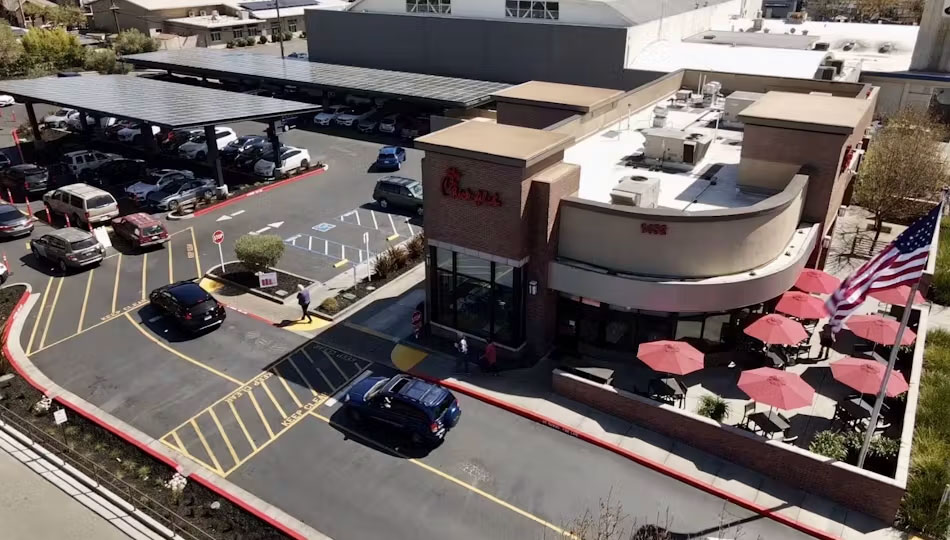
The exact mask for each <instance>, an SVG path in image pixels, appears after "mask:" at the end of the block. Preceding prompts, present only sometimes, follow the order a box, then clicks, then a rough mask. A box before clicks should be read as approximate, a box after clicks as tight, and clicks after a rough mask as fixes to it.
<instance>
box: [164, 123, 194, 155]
mask: <svg viewBox="0 0 950 540" xmlns="http://www.w3.org/2000/svg"><path fill="white" fill-rule="evenodd" d="M204 132H205V130H204V129H202V128H187V129H173V130H171V131H169V132H168V134H167V135H165V138H164V139H163V140H162V141H161V142H160V143H159V145H158V146H159V148H160V149H161V151H162V152H168V153H173V152H178V147H179V146H181V145H183V144H185V143H186V142H188V141H190V140H192V139H194V138H195V137H198V136H199V135H204Z"/></svg>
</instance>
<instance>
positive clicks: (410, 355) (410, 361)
mask: <svg viewBox="0 0 950 540" xmlns="http://www.w3.org/2000/svg"><path fill="white" fill-rule="evenodd" d="M426 356H429V354H428V353H425V352H423V351H420V350H419V349H413V348H412V347H406V346H405V345H396V346H395V347H393V352H392V353H390V355H389V359H390V360H392V362H393V365H394V366H396V367H397V368H399V369H400V370H402V371H409V370H410V369H412V368H414V367H416V364H418V363H419V362H422V360H424V359H425V357H426Z"/></svg>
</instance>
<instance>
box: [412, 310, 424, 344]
mask: <svg viewBox="0 0 950 540" xmlns="http://www.w3.org/2000/svg"><path fill="white" fill-rule="evenodd" d="M421 333H422V310H420V309H419V308H418V307H417V308H416V310H415V311H413V312H412V335H413V337H415V338H416V339H419V334H421Z"/></svg>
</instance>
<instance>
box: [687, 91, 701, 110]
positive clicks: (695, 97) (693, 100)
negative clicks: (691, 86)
mask: <svg viewBox="0 0 950 540" xmlns="http://www.w3.org/2000/svg"><path fill="white" fill-rule="evenodd" d="M689 106H690V107H693V108H696V109H698V108H700V107H702V106H703V95H702V94H692V95H691V96H689Z"/></svg>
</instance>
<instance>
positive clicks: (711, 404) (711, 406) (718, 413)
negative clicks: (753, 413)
mask: <svg viewBox="0 0 950 540" xmlns="http://www.w3.org/2000/svg"><path fill="white" fill-rule="evenodd" d="M696 412H698V413H699V414H701V415H703V416H705V417H706V418H712V419H713V420H715V421H717V422H722V420H723V419H724V418H725V417H726V416H728V415H729V404H728V403H726V400H724V399H722V398H721V397H719V396H710V395H705V396H703V397H701V398H700V399H699V408H698V409H697V410H696Z"/></svg>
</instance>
